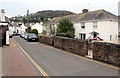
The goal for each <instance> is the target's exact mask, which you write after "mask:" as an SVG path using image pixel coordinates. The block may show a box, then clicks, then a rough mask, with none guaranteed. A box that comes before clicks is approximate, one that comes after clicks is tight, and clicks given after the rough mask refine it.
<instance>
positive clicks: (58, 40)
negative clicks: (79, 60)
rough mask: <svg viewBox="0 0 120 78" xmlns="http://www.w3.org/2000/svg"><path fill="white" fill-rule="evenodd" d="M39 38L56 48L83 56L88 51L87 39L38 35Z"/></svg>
mask: <svg viewBox="0 0 120 78" xmlns="http://www.w3.org/2000/svg"><path fill="white" fill-rule="evenodd" d="M39 40H40V41H42V42H45V43H47V44H49V45H52V46H54V47H56V48H59V49H62V50H65V51H68V52H72V53H75V54H78V55H81V56H85V55H87V53H88V48H87V41H81V40H78V39H73V38H66V37H44V36H40V37H39Z"/></svg>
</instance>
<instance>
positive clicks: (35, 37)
mask: <svg viewBox="0 0 120 78" xmlns="http://www.w3.org/2000/svg"><path fill="white" fill-rule="evenodd" d="M27 41H28V42H30V41H38V37H37V35H36V34H28V36H27Z"/></svg>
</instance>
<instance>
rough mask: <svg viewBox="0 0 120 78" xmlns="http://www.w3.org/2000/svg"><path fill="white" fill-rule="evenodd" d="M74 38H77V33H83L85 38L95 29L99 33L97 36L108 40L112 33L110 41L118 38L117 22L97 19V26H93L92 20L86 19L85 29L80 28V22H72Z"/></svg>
mask: <svg viewBox="0 0 120 78" xmlns="http://www.w3.org/2000/svg"><path fill="white" fill-rule="evenodd" d="M74 27H75V29H76V30H75V38H79V33H85V34H86V39H87V38H88V37H90V35H91V34H90V32H92V31H96V32H98V33H99V35H98V36H99V37H100V38H102V39H103V40H105V41H110V35H112V41H117V40H118V37H117V36H118V22H116V21H98V28H96V29H94V28H93V21H91V22H90V21H87V22H86V23H85V29H81V23H74Z"/></svg>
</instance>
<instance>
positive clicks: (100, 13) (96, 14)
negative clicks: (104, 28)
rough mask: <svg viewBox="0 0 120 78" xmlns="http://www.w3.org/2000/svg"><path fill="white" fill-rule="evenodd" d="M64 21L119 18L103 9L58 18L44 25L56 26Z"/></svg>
mask: <svg viewBox="0 0 120 78" xmlns="http://www.w3.org/2000/svg"><path fill="white" fill-rule="evenodd" d="M62 19H69V20H70V21H72V22H76V21H89V20H103V19H107V20H108V19H115V20H117V19H118V17H117V16H116V15H114V14H112V13H110V12H108V11H106V10H104V9H101V10H96V11H89V12H87V13H79V14H72V15H67V16H63V17H56V18H53V19H52V20H50V21H49V22H47V23H44V25H51V24H56V23H59V22H60V20H62Z"/></svg>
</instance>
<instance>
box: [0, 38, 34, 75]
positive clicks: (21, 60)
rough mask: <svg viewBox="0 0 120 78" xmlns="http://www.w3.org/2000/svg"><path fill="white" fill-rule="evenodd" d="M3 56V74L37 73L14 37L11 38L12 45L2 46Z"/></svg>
mask: <svg viewBox="0 0 120 78" xmlns="http://www.w3.org/2000/svg"><path fill="white" fill-rule="evenodd" d="M2 56H3V57H2V66H3V67H2V73H3V76H35V75H36V74H35V72H34V70H33V69H32V68H31V66H30V65H29V64H28V62H27V61H26V59H25V57H24V56H23V54H22V53H21V52H20V49H19V48H18V46H17V45H16V44H15V42H14V40H13V39H10V46H4V47H3V48H2Z"/></svg>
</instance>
